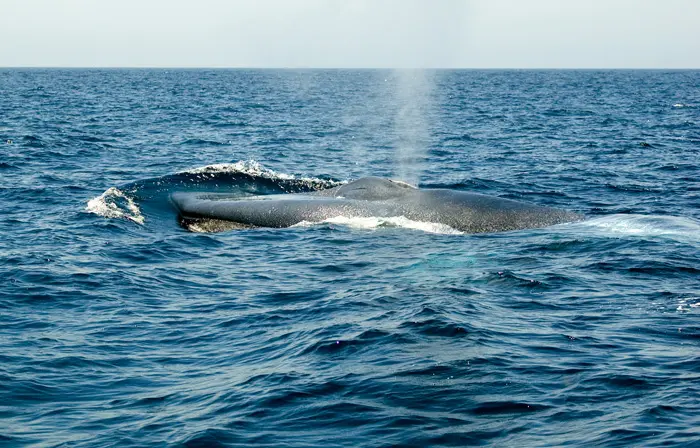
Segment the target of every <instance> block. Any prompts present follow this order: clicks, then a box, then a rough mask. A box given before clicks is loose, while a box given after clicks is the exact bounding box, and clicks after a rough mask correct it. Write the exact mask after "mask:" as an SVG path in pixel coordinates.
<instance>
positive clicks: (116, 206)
mask: <svg viewBox="0 0 700 448" xmlns="http://www.w3.org/2000/svg"><path fill="white" fill-rule="evenodd" d="M85 210H86V211H88V212H90V213H94V214H96V215H99V216H102V217H105V218H124V219H128V220H129V221H133V222H135V223H137V224H143V223H144V221H145V219H144V217H143V215H142V214H141V210H140V209H139V207H138V205H136V202H135V201H134V199H133V198H131V197H129V196H127V195H126V194H125V193H124V192H123V191H121V190H120V189H118V188H116V187H111V188H108V189H107V190H106V191H105V192H104V193H102V194H101V195H99V196H97V197H95V198H92V199H90V200H89V201H88V203H87V206H86V207H85Z"/></svg>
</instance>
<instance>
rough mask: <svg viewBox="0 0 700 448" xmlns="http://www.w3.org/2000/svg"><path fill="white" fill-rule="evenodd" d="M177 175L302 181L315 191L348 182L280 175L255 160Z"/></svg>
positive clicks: (202, 167)
mask: <svg viewBox="0 0 700 448" xmlns="http://www.w3.org/2000/svg"><path fill="white" fill-rule="evenodd" d="M176 174H180V175H192V174H194V175H211V176H216V175H218V174H247V175H249V176H252V177H257V178H263V179H271V180H284V181H297V182H299V181H301V182H304V183H307V184H309V186H314V187H317V188H314V189H326V188H331V187H336V186H338V185H342V184H345V183H347V181H337V180H331V179H321V178H318V177H304V176H297V175H294V174H287V173H280V172H277V171H274V170H271V169H269V168H265V167H264V166H263V165H262V164H261V163H260V162H257V161H255V160H239V161H238V162H234V163H217V164H213V165H205V166H200V167H197V168H191V169H188V170H185V171H180V172H178V173H176Z"/></svg>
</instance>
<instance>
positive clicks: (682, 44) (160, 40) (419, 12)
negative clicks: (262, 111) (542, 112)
mask: <svg viewBox="0 0 700 448" xmlns="http://www.w3.org/2000/svg"><path fill="white" fill-rule="evenodd" d="M0 10H1V11H2V26H0V66H1V67H18V66H19V67H37V66H38V67H290V68H315V67H333V68H700V25H698V19H699V18H700V1H698V0H186V1H185V0H0Z"/></svg>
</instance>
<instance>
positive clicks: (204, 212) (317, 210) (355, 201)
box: [170, 177, 583, 233]
mask: <svg viewBox="0 0 700 448" xmlns="http://www.w3.org/2000/svg"><path fill="white" fill-rule="evenodd" d="M170 201H171V203H172V204H173V205H174V206H175V208H176V209H177V211H178V213H179V216H180V218H181V219H185V220H215V221H217V222H222V221H223V222H229V223H231V224H232V227H231V228H237V227H272V228H282V227H290V226H293V225H295V224H300V223H318V222H323V221H325V220H328V219H331V218H336V217H341V216H342V217H347V218H356V217H357V218H367V217H405V218H408V219H410V220H413V221H423V222H431V223H439V224H444V225H447V226H449V227H451V228H453V229H455V230H458V231H461V232H465V233H494V232H504V231H510V230H520V229H531V228H539V227H547V226H551V225H555V224H562V223H567V222H574V221H580V220H582V219H583V216H582V215H580V214H578V213H575V212H571V211H568V210H562V209H558V208H553V207H546V206H542V205H536V204H531V203H527V202H520V201H515V200H511V199H505V198H501V197H497V196H489V195H484V194H479V193H471V192H466V191H461V190H449V189H439V188H418V187H415V186H413V185H410V184H407V183H405V182H401V181H397V180H392V179H386V178H381V177H364V178H361V179H357V180H355V181H352V182H348V183H346V184H343V185H340V186H337V187H333V188H329V189H326V190H319V191H314V192H309V193H289V194H273V195H262V196H248V197H241V196H234V195H231V194H227V193H206V192H173V193H172V194H171V195H170Z"/></svg>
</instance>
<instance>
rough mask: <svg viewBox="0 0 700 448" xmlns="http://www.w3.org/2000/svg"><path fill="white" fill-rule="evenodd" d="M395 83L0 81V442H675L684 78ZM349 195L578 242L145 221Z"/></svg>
mask: <svg viewBox="0 0 700 448" xmlns="http://www.w3.org/2000/svg"><path fill="white" fill-rule="evenodd" d="M414 75H415V76H420V78H419V79H420V80H421V81H420V83H418V84H415V85H414V84H412V82H411V80H412V79H413V78H411V77H410V76H413V75H410V74H409V75H406V74H402V75H398V76H397V74H396V73H395V72H391V71H380V70H376V71H373V70H364V71H363V70H357V71H352V70H306V71H304V70H302V71H293V70H170V69H168V70H165V69H162V70H147V69H142V70H116V69H113V70H81V69H75V70H60V69H3V70H0V150H1V151H2V152H1V154H2V158H1V159H0V174H1V175H0V229H1V230H2V237H1V238H0V278H1V279H2V283H1V284H0V444H1V445H3V446H25V445H35V446H71V447H124V446H186V447H198V446H206V447H217V446H251V445H260V446H275V447H278V446H288V447H310V446H317V447H328V446H346V447H358V446H367V447H379V446H465V445H492V446H561V445H567V446H592V445H605V446H640V447H649V446H683V447H686V446H699V445H700V429H698V428H700V323H699V322H700V275H699V274H700V196H699V194H700V170H699V168H698V166H699V162H700V156H699V152H700V89H698V86H700V71H662V70H660V71H643V70H639V71H556V70H552V71H517V70H515V71H500V70H494V71H486V70H484V71H481V70H475V71H432V72H429V73H422V74H414ZM406 76H408V78H407V77H406ZM426 83H429V84H426ZM412 86H413V87H412ZM413 88H415V92H414V93H415V95H414V94H413V93H412V92H413V91H412V90H411V89H413ZM367 175H374V176H384V177H390V178H395V179H403V180H405V181H408V182H411V183H414V184H417V185H418V187H420V188H448V189H456V190H464V191H471V192H478V193H484V194H489V195H495V196H500V197H504V198H509V199H515V200H520V201H527V202H532V203H535V204H540V205H546V206H553V207H559V208H564V209H569V210H573V211H576V212H580V213H582V214H584V215H586V217H587V219H586V220H585V221H583V222H578V223H573V224H564V225H558V226H553V227H549V228H542V229H532V230H520V231H513V232H503V233H493V234H480V235H468V234H463V233H461V232H457V231H455V230H454V229H451V228H449V227H446V226H443V225H440V224H436V223H426V222H415V221H410V220H408V219H406V218H405V217H401V216H393V217H381V216H380V217H372V218H362V219H357V218H353V217H351V216H339V217H335V218H332V219H329V220H327V221H325V222H322V223H300V224H299V225H297V226H293V227H291V228H286V229H261V228H236V229H228V230H226V229H222V228H211V227H206V226H205V227H199V228H197V227H189V228H187V227H182V226H181V225H180V224H181V222H180V221H179V220H178V217H177V214H176V211H175V209H174V208H173V207H172V205H171V204H170V203H169V200H168V197H169V195H170V193H172V192H174V191H203V192H214V193H227V194H231V195H234V196H236V195H240V196H241V197H247V196H260V195H268V194H285V193H305V192H310V191H315V190H319V189H324V188H330V187H333V186H337V185H340V184H342V183H345V182H348V181H350V180H353V179H357V178H359V177H362V176H367ZM212 230H225V231H218V232H212Z"/></svg>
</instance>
